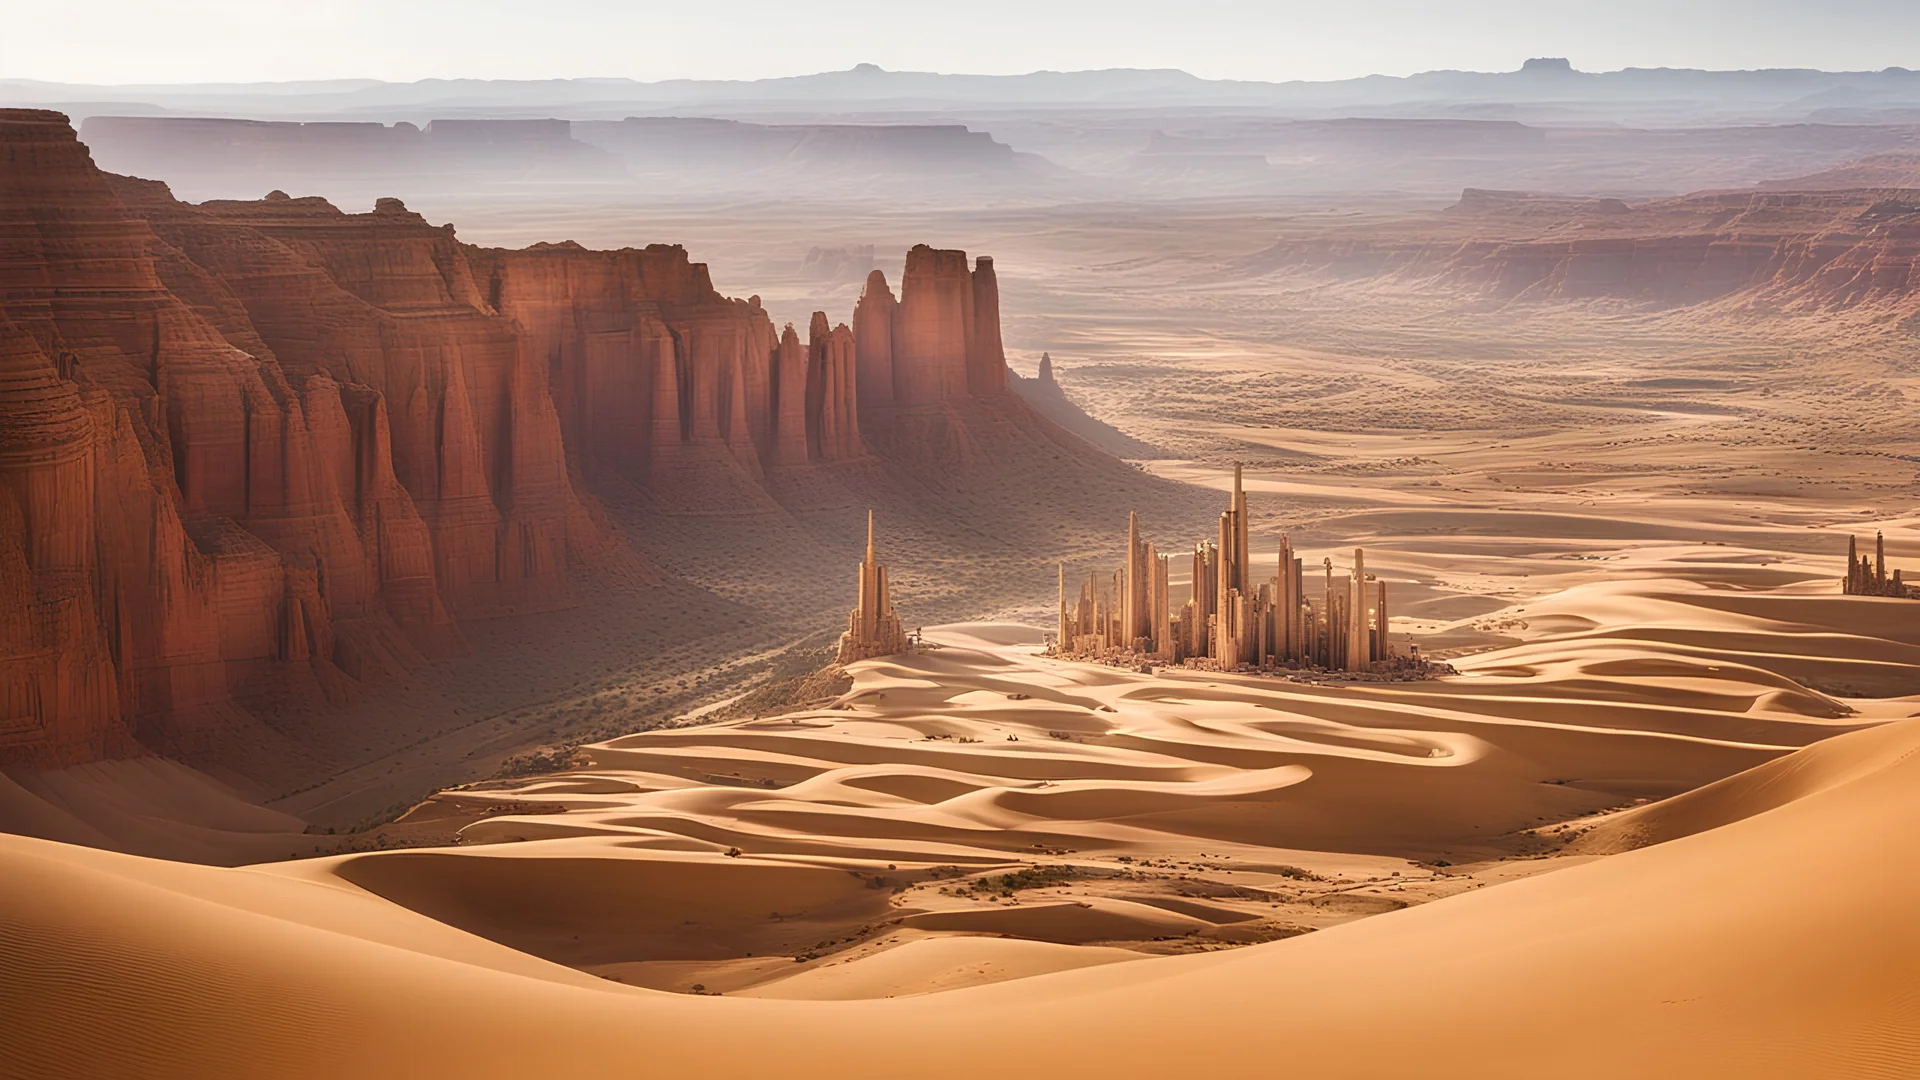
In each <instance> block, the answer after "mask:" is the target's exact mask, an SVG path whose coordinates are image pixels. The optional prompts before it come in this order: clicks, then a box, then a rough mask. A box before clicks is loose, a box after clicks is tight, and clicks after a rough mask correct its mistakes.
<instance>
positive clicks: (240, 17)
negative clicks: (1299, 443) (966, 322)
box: [0, 0, 1920, 85]
mask: <svg viewBox="0 0 1920 1080" xmlns="http://www.w3.org/2000/svg"><path fill="white" fill-rule="evenodd" d="M12 21H13V22H14V24H15V26H16V27H17V30H18V32H16V33H15V34H13V35H10V36H11V38H12V40H14V41H16V42H31V43H32V45H33V47H32V49H31V51H30V52H29V51H27V50H21V51H20V52H18V53H15V54H12V55H8V54H5V53H0V78H6V79H36V80H42V81H48V82H65V83H84V84H96V85H138V84H166V83H245V82H286V81H308V80H324V79H357V78H364V79H380V80H384V81H392V82H411V81H416V80H420V79H462V78H470V79H556V78H631V79H637V80H641V81H658V80H665V79H680V78H688V79H759V78H776V77H782V76H793V75H807V74H814V73H818V72H823V71H836V70H845V69H848V68H851V67H853V66H854V65H856V64H860V63H871V64H877V65H878V66H880V67H882V68H885V69H887V70H890V71H925V72H942V73H966V74H984V75H1012V74H1027V73H1031V72H1035V71H1076V70H1100V69H1112V68H1149V69H1151V68H1177V69H1180V70H1183V71H1187V72H1190V73H1192V74H1194V75H1197V76H1200V77H1202V78H1209V79H1244V80H1255V81H1267V82H1285V81H1290V80H1312V81H1320V80H1333V79H1343V78H1358V77H1363V76H1367V75H1395V76H1401V75H1409V74H1415V73H1418V72H1422V71H1438V70H1462V71H1511V70H1513V69H1515V68H1517V67H1519V66H1520V63H1521V62H1522V61H1523V60H1525V59H1526V58H1528V57H1533V56H1555V57H1560V56H1564V57H1568V58H1569V59H1571V60H1572V62H1573V64H1574V66H1575V67H1576V68H1579V69H1581V70H1584V71H1612V70H1619V69H1621V68H1628V67H1637V68H1657V67H1671V68H1700V69H1709V70H1750V69H1760V68H1817V69H1821V70H1829V71H1874V70H1879V69H1882V68H1886V67H1893V66H1912V63H1913V61H1914V60H1915V56H1914V54H1913V50H1912V49H1911V48H1909V47H1907V45H1906V44H1905V42H1910V41H1913V40H1916V38H1915V35H1916V34H1920V8H1915V7H1914V6H1912V5H1904V4H1898V3H1895V2H1893V0H1837V2H1831V3H1824V4H1814V3H1808V2H1805V0H1757V2H1749V3H1738V2H1734V0H1702V2H1697V3H1692V4H1684V5H1677V4H1672V3H1661V2H1658V0H1620V2H1619V3H1616V4H1613V5H1611V6H1610V9H1609V10H1608V12H1607V13H1606V14H1605V15H1596V14H1594V13H1593V11H1592V7H1591V5H1584V4H1574V3H1566V2H1561V3H1539V2H1531V0H1477V2H1474V3H1468V4H1458V5H1450V6H1447V7H1445V8H1437V7H1434V6H1432V5H1427V4H1420V3H1415V2H1411V0H1366V2H1357V3H1352V4H1347V5H1343V6H1341V7H1340V8H1339V9H1337V10H1326V9H1324V8H1322V7H1321V6H1319V5H1314V4H1308V3H1304V2H1298V0H1285V2H1280V3H1267V4H1255V3H1241V2H1234V0H1212V2H1207V0H1200V2H1196V3H1192V4H1185V5H1180V6H1179V7H1177V8H1175V7H1173V6H1170V5H1165V4H1155V3H1141V2H1131V3H1119V4H1097V5H1096V4H1088V3H1080V2H1066V3H1031V2H1028V3H1018V4H1016V3H1011V2H1008V0H981V2H979V3H975V4H973V5H970V6H969V7H968V8H967V9H965V11H955V12H945V11H939V10H931V11H929V10H918V11H914V12H912V13H911V14H908V13H898V14H888V13H885V12H881V11H876V10H875V9H874V8H873V7H872V6H871V5H864V4H852V3H848V2H846V0H831V2H828V3H824V4H820V5H813V6H810V7H808V8H805V9H799V8H795V7H792V6H788V5H778V4H773V3H770V2H768V0H746V2H744V3H741V4H735V5H731V6H729V7H728V8H727V9H725V10H724V11H723V10H720V9H711V10H707V11H686V10H682V9H679V8H663V7H659V6H656V5H637V6H627V5H619V4H614V3H611V2H609V0H555V2H554V3H550V4H547V5H544V6H543V7H542V8H540V9H539V10H538V11H534V10H529V9H526V8H523V7H521V6H518V5H512V4H507V3H504V2H501V0H478V2H475V3H469V4H461V5H455V4H453V3H451V0H420V2H414V3H404V4H401V3H385V4H378V5H376V4H374V3H371V2H370V0H344V2H342V3H337V4H330V5H326V6H324V7H323V6H317V5H308V4H287V3H280V4H253V3H250V4H243V3H239V2H237V0H188V2H186V3H183V4H179V5H173V6H171V7H170V8H168V9H166V10H160V9H155V8H153V7H151V6H149V5H142V4H135V3H132V2H131V0H74V2H71V3H67V4H63V5H59V6H57V7H55V6H52V5H49V6H46V7H44V8H36V9H29V10H27V11H24V12H21V13H19V14H16V15H15V16H13V19H12ZM1013 27H1019V30H1018V31H1017V32H1016V31H1015V30H1013V29H1012V28H1013Z"/></svg>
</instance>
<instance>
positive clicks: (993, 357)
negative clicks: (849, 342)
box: [853, 244, 1007, 408]
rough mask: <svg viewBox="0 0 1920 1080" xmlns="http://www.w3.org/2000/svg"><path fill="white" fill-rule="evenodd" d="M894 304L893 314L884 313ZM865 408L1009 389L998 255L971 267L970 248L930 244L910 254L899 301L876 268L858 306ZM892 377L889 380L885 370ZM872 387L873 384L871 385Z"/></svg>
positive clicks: (856, 333)
mask: <svg viewBox="0 0 1920 1080" xmlns="http://www.w3.org/2000/svg"><path fill="white" fill-rule="evenodd" d="M889 309H891V314H892V319H891V320H890V321H888V322H884V323H883V321H882V319H881V316H882V314H883V313H886V312H887V311H888V310H889ZM853 329H854V336H855V339H856V345H857V348H858V350H859V355H860V379H861V383H862V388H861V391H860V401H861V405H862V406H863V407H868V408H871V407H874V406H877V405H884V404H887V403H888V401H887V393H886V391H887V390H888V389H889V388H890V389H891V391H892V395H891V403H892V404H898V405H931V404H936V403H939V402H944V401H954V400H958V399H961V398H967V397H980V396H987V395H992V394H999V393H1004V392H1005V391H1006V388H1007V358H1006V352H1005V349H1004V348H1003V347H1002V345H1001V339H1000V287H999V284H998V281H997V280H996V278H995V276H994V271H993V260H992V259H990V258H987V257H985V256H982V257H981V258H980V259H979V260H978V262H977V264H976V269H974V270H972V271H969V270H968V269H967V253H966V252H964V251H946V250H940V249H937V248H932V247H929V246H927V245H925V244H920V245H917V246H915V247H914V248H913V249H912V250H911V251H908V252H907V263H906V272H905V273H904V274H903V275H902V277H901V280H900V301H899V303H898V305H897V306H896V305H894V304H893V297H892V294H891V293H890V292H888V290H887V283H886V278H885V276H884V275H882V274H881V273H880V272H879V271H877V270H876V271H874V272H873V273H872V274H871V275H869V276H868V278H867V288H866V292H865V293H864V294H863V295H862V296H861V299H860V303H859V305H858V306H857V307H856V308H855V310H854V325H853ZM889 373H890V374H891V378H890V379H889V378H888V374H889ZM869 384H871V385H869Z"/></svg>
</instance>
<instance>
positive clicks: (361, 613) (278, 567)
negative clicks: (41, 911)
mask: <svg viewBox="0 0 1920 1080" xmlns="http://www.w3.org/2000/svg"><path fill="white" fill-rule="evenodd" d="M0 147H3V148H4V157H3V158H0V600H4V601H5V607H4V610H0V710H3V711H0V764H16V763H28V764H33V765H60V764H70V763H73V762H78V761H85V760H90V759H93V758H98V757H102V756H112V755H119V754H129V753H136V752H138V751H139V750H140V748H141V747H142V746H146V747H150V748H158V749H162V750H167V751H170V752H181V753H183V754H186V755H187V756H189V757H191V756H192V755H193V753H194V752H195V750H196V748H204V747H206V746H208V745H211V744H215V743H218V742H219V741H220V740H222V739H226V738H229V737H231V735H232V733H233V732H234V731H235V730H236V729H238V728H239V727H242V726H244V725H247V724H255V723H256V720H255V719H254V716H253V715H251V714H250V712H249V710H256V709H257V706H258V705H259V703H261V702H268V701H277V700H283V699H286V698H287V697H288V696H289V695H291V696H293V697H297V698H301V699H305V700H312V701H339V700H343V699H344V698H345V697H350V696H352V695H353V694H354V693H356V688H357V687H359V686H363V685H364V684H365V683H366V681H367V680H369V679H378V678H382V677H386V676H389V675H393V674H397V673H399V672H403V671H405V670H407V669H409V668H411V667H413V666H415V665H418V664H420V663H421V662H423V660H424V659H425V658H429V657H432V656H435V655H443V654H448V653H452V652H456V651H459V650H461V649H463V648H464V647H465V645H464V643H465V640H466V636H465V634H464V633H463V631H462V629H461V627H462V623H463V622H464V621H466V620H472V619H480V618H492V617H501V616H511V615H517V614H522V613H528V612H534V611H541V610H548V609H552V608H556V607H564V606H567V605H569V604H570V603H572V602H573V601H574V599H575V589H576V584H575V582H576V581H577V580H578V579H579V578H580V576H581V575H583V574H584V575H586V576H587V577H588V578H589V579H591V578H595V577H596V576H597V577H598V578H599V579H600V580H609V579H612V578H616V577H617V578H619V579H621V580H624V581H628V582H636V581H637V582H644V581H646V580H648V579H649V574H650V572H649V571H648V570H647V569H646V567H645V566H644V565H643V564H641V563H640V562H639V560H638V559H637V557H636V556H635V555H634V554H633V551H632V549H631V548H630V547H628V546H627V545H626V544H625V543H624V542H623V541H622V540H621V539H620V538H619V536H618V535H616V534H615V533H614V531H613V530H612V528H611V526H609V525H608V524H606V518H605V516H604V515H603V514H602V513H601V512H600V510H599V507H598V504H597V503H596V501H595V500H594V498H593V497H592V496H590V495H588V494H587V485H588V484H590V483H592V482H594V480H595V478H596V477H603V476H606V477H617V478H619V479H621V480H622V481H624V482H629V483H632V484H636V485H641V486H643V487H644V486H652V487H653V488H654V489H655V490H656V491H657V492H660V493H670V494H661V495H659V496H657V497H656V502H658V501H659V500H660V499H680V500H683V501H684V500H694V501H696V502H697V501H699V500H702V499H711V498H713V497H714V496H713V489H710V488H704V487H702V486H700V485H701V484H703V483H704V481H705V479H706V478H710V477H711V476H712V475H713V472H712V470H714V469H715V468H719V469H724V470H727V471H730V472H731V473H732V474H733V475H734V476H735V478H736V481H737V482H738V483H740V484H746V485H757V484H771V483H772V482H773V480H774V479H775V474H780V475H783V476H785V475H790V474H794V473H795V472H796V471H804V470H820V469H831V468H834V467H837V466H841V465H846V464H851V463H871V462H875V461H876V460H884V461H887V463H888V464H890V465H891V466H894V467H904V468H907V469H909V470H911V469H913V468H916V467H918V466H919V465H921V464H926V463H930V462H936V463H938V465H939V466H940V469H941V472H940V474H939V475H940V476H941V477H942V478H943V479H944V478H948V477H951V476H952V475H954V474H955V473H956V472H958V471H963V470H964V469H966V468H967V467H969V465H970V464H972V463H973V462H974V461H975V460H976V459H977V457H978V451H977V446H978V445H979V440H980V439H982V438H983V437H984V438H985V439H986V441H987V443H988V444H991V445H999V444H1001V443H1003V442H1005V437H1006V434H1007V433H1009V432H1013V431H1015V430H1019V431H1022V432H1027V433H1028V434H1029V435H1030V436H1032V437H1033V438H1038V439H1039V440H1041V441H1042V442H1047V441H1048V440H1053V439H1056V438H1058V439H1068V440H1070V438H1071V437H1069V436H1066V435H1065V434H1064V433H1060V432H1057V431H1054V430H1053V429H1052V428H1051V425H1048V424H1047V423H1046V422H1045V421H1043V420H1040V418H1039V417H1037V416H1035V415H1034V414H1033V413H1032V412H1031V411H1029V410H1027V409H1026V408H1025V407H1024V405H1023V404H1022V403H1020V402H1019V401H1018V399H1017V398H1014V397H1013V396H1012V395H1010V394H1007V393H1006V392H1005V390H1006V373H1005V358H1004V354H1003V350H1002V346H1001V342H1000V329H999V322H998V308H999V300H998V288H997V284H996V282H995V280H994V275H993V267H992V262H991V260H989V259H984V258H983V259H980V260H978V262H977V263H976V264H975V265H974V266H973V267H972V268H969V266H968V263H967V257H966V255H965V253H963V252H959V251H937V250H934V249H932V248H928V247H924V246H922V247H917V248H915V249H913V251H912V252H910V253H909V255H908V258H907V264H906V268H907V269H906V275H905V277H904V278H903V280H902V282H901V292H900V298H899V300H898V302H895V300H894V297H893V294H892V292H891V290H890V289H889V288H888V286H887V283H886V280H885V278H884V277H883V276H881V275H878V274H876V275H874V276H873V278H872V279H871V280H870V282H869V289H868V294H867V295H866V296H864V297H863V298H862V300H861V302H860V305H859V307H858V308H856V310H855V312H854V313H853V321H852V325H848V324H845V323H841V324H835V323H833V322H832V321H831V320H829V319H828V318H827V316H826V315H825V313H816V314H815V315H814V316H813V318H812V319H811V321H810V325H809V326H808V328H807V333H806V337H805V340H804V341H803V340H802V338H801V336H800V334H799V333H798V332H797V331H796V330H795V329H794V328H793V327H791V326H788V327H785V328H784V329H783V330H780V331H776V329H775V327H774V324H773V323H772V321H771V319H770V318H769V317H768V315H767V313H766V311H765V310H764V309H763V308H762V306H761V304H760V302H759V300H758V298H749V299H745V300H740V299H731V298H728V297H724V296H722V295H720V294H719V293H718V292H717V291H715V290H714V288H713V286H712V284H711V281H710V279H709V276H708V273H707V269H706V267H705V266H704V265H702V264H700V263H696V262H693V261H691V260H690V259H689V257H688V255H687V252H686V251H685V250H684V249H682V248H679V247H668V246H660V245H655V246H652V247H648V248H644V249H623V250H619V251H589V250H587V249H584V248H582V247H580V246H578V245H575V244H571V243H562V244H541V245H535V246H534V247H530V248H527V249H523V250H519V251H506V250H499V249H485V248H476V247H472V246H469V245H465V244H462V243H460V242H459V240H458V239H457V238H456V237H455V235H454V234H453V231H452V229H451V227H435V226H432V225H430V224H428V223H427V222H426V221H425V220H424V219H423V218H421V217H420V216H419V215H417V214H414V213H412V212H411V211H409V210H407V208H406V207H405V206H404V205H402V204H401V203H400V202H399V201H398V200H393V199H382V200H379V202H378V203H377V204H376V206H375V207H374V209H373V210H372V212H370V213H359V214H355V213H346V212H343V211H341V210H340V209H338V208H336V207H334V206H333V205H331V204H329V203H327V202H325V201H324V200H320V199H311V198H301V199H295V198H288V197H287V196H285V195H282V194H280V193H278V192H275V193H272V194H271V195H269V196H268V197H267V198H265V199H262V200H259V201H254V202H209V203H203V204H199V205H188V204H185V203H181V202H179V201H177V200H175V199H174V198H173V197H172V195H171V193H170V192H169V191H168V190H167V189H166V188H165V187H164V186H163V185H161V184H158V183H154V182H151V181H144V180H136V179H130V178H125V177H112V176H108V175H107V174H104V173H101V172H100V171H99V170H98V169H96V168H95V167H94V165H93V163H92V161H91V159H90V158H89V156H88V153H87V150H86V149H85V147H83V146H82V145H81V144H80V143H78V142H77V141H76V139H75V138H74V134H73V131H72V129H71V127H70V126H69V125H68V124H67V122H66V119H65V118H64V117H63V116H61V115H60V114H58V113H51V112H43V111H35V110H0ZM876 428H877V429H879V430H878V432H877V433H874V434H870V433H871V432H874V429H876ZM1003 429H1004V430H1003ZM876 455H878V456H877V457H876ZM889 459H890V460H889ZM860 467H861V468H867V467H868V466H867V465H865V464H862V465H861V466H860ZM688 477H698V478H700V479H699V481H698V482H696V483H693V484H687V483H679V481H683V480H685V479H686V478H688ZM676 484H678V486H676ZM768 490H769V491H771V490H773V489H772V488H769V489H768ZM662 505H663V506H665V504H662ZM665 508H667V509H671V507H670V506H665Z"/></svg>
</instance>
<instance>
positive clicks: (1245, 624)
mask: <svg viewBox="0 0 1920 1080" xmlns="http://www.w3.org/2000/svg"><path fill="white" fill-rule="evenodd" d="M1249 520H1250V519H1249V514H1248V510H1247V495H1246V489H1245V487H1244V486H1243V483H1242V478H1241V468H1240V466H1239V465H1235V466H1234V467H1233V494H1232V496H1231V498H1230V500H1229V502H1228V503H1227V508H1226V510H1225V511H1223V512H1222V513H1221V515H1220V528H1219V534H1218V536H1217V537H1216V538H1215V539H1213V540H1202V541H1201V542H1199V543H1198V544H1196V545H1194V549H1193V563H1192V566H1193V570H1192V574H1191V576H1190V577H1189V579H1188V580H1189V581H1190V582H1191V586H1190V587H1189V589H1188V592H1189V594H1190V595H1189V599H1188V600H1187V601H1186V602H1185V603H1184V604H1182V605H1181V606H1180V607H1178V608H1175V607H1173V605H1172V603H1171V602H1170V600H1169V598H1168V588H1167V580H1168V576H1169V564H1170V562H1171V560H1170V557H1169V556H1166V555H1162V554H1160V552H1159V551H1158V549H1156V548H1155V547H1154V545H1153V544H1152V543H1151V542H1150V541H1147V540H1144V539H1142V538H1141V536H1140V518H1139V515H1137V514H1129V515H1128V518H1127V562H1126V565H1124V566H1122V567H1119V568H1118V569H1116V570H1114V571H1113V572H1112V573H1111V574H1099V573H1095V574H1092V575H1090V576H1088V578H1087V579H1086V580H1085V581H1084V582H1082V583H1081V585H1080V588H1079V591H1078V595H1077V597H1072V598H1070V594H1069V592H1068V590H1067V568H1066V565H1065V564H1064V563H1063V564H1061V566H1060V572H1059V625H1058V627H1057V628H1056V633H1055V634H1054V635H1053V639H1052V644H1051V645H1050V647H1049V649H1050V652H1049V654H1050V655H1052V656H1056V657H1060V658H1062V659H1069V660H1088V661H1093V662H1096V663H1104V664H1110V665H1115V666H1124V667H1135V668H1142V667H1144V668H1145V669H1147V670H1151V668H1152V666H1153V665H1155V664H1181V665H1184V666H1186V667H1189V668H1198V669H1201V670H1206V671H1260V672H1276V671H1279V670H1281V669H1285V670H1289V671H1317V672H1342V673H1346V674H1350V675H1361V676H1367V675H1377V676H1381V677H1400V676H1403V675H1404V676H1412V677H1419V676H1425V675H1430V674H1436V673H1440V672H1441V666H1440V665H1435V664H1430V663H1428V662H1427V661H1426V660H1425V658H1423V657H1421V656H1420V655H1419V653H1418V651H1417V650H1416V651H1413V652H1411V653H1407V654H1401V653H1397V652H1395V650H1394V648H1393V645H1392V643H1391V641H1390V640H1389V635H1388V628H1389V623H1388V615H1387V583H1386V582H1385V581H1383V580H1381V579H1379V578H1378V577H1376V576H1374V575H1373V574H1369V573H1368V572H1367V561H1366V552H1365V551H1363V550H1362V549H1360V548H1355V549H1353V568H1352V570H1351V571H1347V572H1342V573H1340V574H1338V575H1336V574H1335V573H1334V566H1333V560H1332V559H1330V558H1329V559H1324V560H1322V568H1323V569H1324V571H1325V580H1324V582H1323V583H1321V588H1320V590H1319V591H1318V592H1319V595H1318V596H1315V595H1313V592H1314V590H1312V589H1310V588H1309V586H1310V585H1311V584H1312V583H1313V578H1312V577H1311V576H1310V575H1309V574H1308V573H1307V572H1306V565H1305V562H1304V560H1303V559H1302V558H1300V557H1299V556H1297V555H1295V554H1294V547H1293V542H1292V540H1291V539H1290V538H1288V537H1287V536H1285V535H1282V536H1281V537H1280V553H1279V564H1278V565H1277V566H1274V567H1273V570H1272V571H1271V572H1269V571H1266V570H1264V569H1262V568H1260V567H1257V566H1256V564H1255V559H1254V556H1253V545H1252V543H1251V542H1250V540H1249V538H1248V523H1249ZM1270 565H1271V564H1270Z"/></svg>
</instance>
